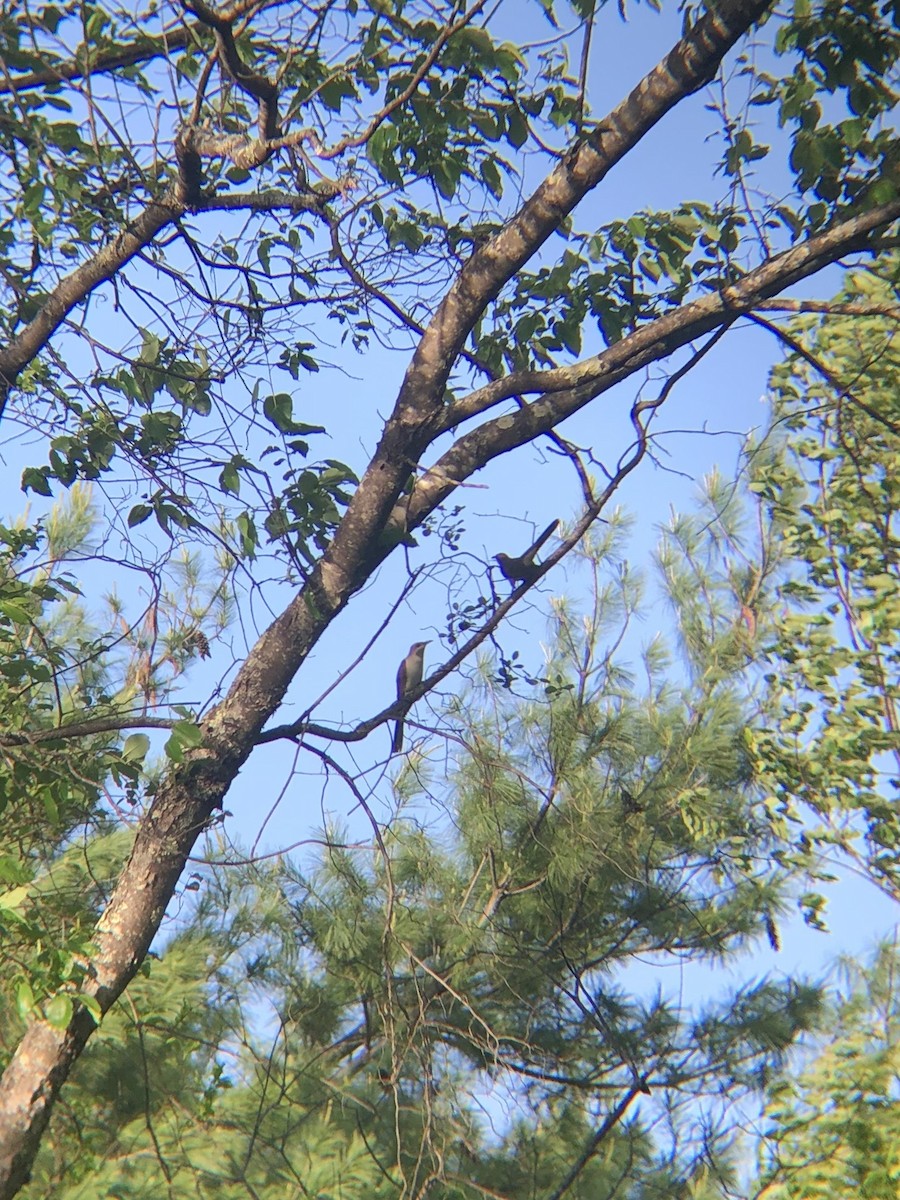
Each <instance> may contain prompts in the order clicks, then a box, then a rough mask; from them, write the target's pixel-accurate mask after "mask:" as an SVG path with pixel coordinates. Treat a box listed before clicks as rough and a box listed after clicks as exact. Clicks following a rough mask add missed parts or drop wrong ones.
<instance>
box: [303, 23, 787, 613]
mask: <svg viewBox="0 0 900 1200" xmlns="http://www.w3.org/2000/svg"><path fill="white" fill-rule="evenodd" d="M769 7H770V0H722V2H721V3H720V4H719V5H717V7H716V8H715V10H714V11H713V12H711V13H707V14H706V15H705V16H703V17H702V18H701V19H700V20H699V21H698V22H697V24H696V25H695V26H694V27H693V28H692V29H691V30H689V31H688V33H686V34H685V36H684V37H683V38H681V39H680V40H679V41H678V42H677V43H676V45H675V47H674V48H673V49H672V50H671V51H670V52H669V53H668V54H667V55H666V57H665V58H664V59H663V61H662V62H661V63H660V64H659V65H658V66H657V67H655V68H654V69H653V70H652V71H651V72H650V73H649V74H648V75H647V76H646V77H645V78H644V79H643V80H642V81H641V83H639V84H638V86H637V87H636V88H634V90H633V91H632V92H631V94H630V95H629V96H628V97H627V98H626V99H625V100H623V101H622V103H621V104H619V105H618V106H617V107H616V108H615V109H613V111H612V112H611V113H610V115H609V116H608V117H607V118H606V119H605V120H604V121H603V122H602V123H601V124H600V125H599V126H598V127H597V128H596V129H595V130H594V131H593V132H592V134H591V136H590V137H589V138H588V139H586V140H584V141H582V142H579V143H578V144H577V145H576V146H575V147H574V148H573V149H572V151H571V152H570V153H569V154H568V155H567V156H566V157H565V159H564V160H563V161H562V162H560V163H559V164H558V166H556V167H555V168H554V169H553V171H551V173H550V174H549V175H548V177H547V178H546V179H545V180H544V182H543V183H542V184H541V185H540V186H539V187H538V188H537V190H536V191H535V192H534V194H533V195H532V196H531V197H530V198H529V199H528V200H527V201H526V202H525V204H524V205H523V206H522V208H521V209H520V210H519V212H518V213H517V214H516V215H515V216H514V217H513V218H512V219H511V220H510V221H509V222H508V223H507V224H506V225H505V226H504V227H503V229H502V230H501V231H500V232H499V233H498V234H497V235H496V237H494V238H492V239H491V240H490V241H489V242H488V243H487V244H486V245H485V246H484V247H482V248H481V249H479V250H477V251H476V252H475V254H474V255H473V256H472V258H470V259H469V260H468V262H467V263H466V265H465V266H464V267H463V269H462V271H461V272H460V274H459V276H458V278H457V280H456V282H455V283H454V284H453V286H452V287H451V288H450V290H449V292H448V293H447V295H446V296H445V298H444V299H443V301H442V302H441V303H440V304H439V305H438V308H437V311H436V312H435V315H434V317H433V318H432V320H431V321H430V322H429V324H428V326H427V328H426V330H425V333H424V335H423V336H422V338H421V339H420V341H419V344H418V346H417V348H416V350H415V353H414V355H413V358H412V361H411V363H410V365H409V368H408V370H407V372H406V376H405V378H404V381H403V384H402V386H401V388H400V393H399V395H398V398H397V402H396V404H395V406H394V411H393V413H392V414H391V417H390V419H389V420H388V422H387V424H386V426H385V429H384V433H383V434H382V437H381V441H380V442H379V445H378V447H377V449H376V451H375V454H374V455H373V457H372V460H371V462H370V464H369V467H368V469H367V470H366V472H365V474H364V475H363V478H362V480H361V482H360V485H359V487H358V488H357V490H356V492H355V493H354V496H353V499H352V501H351V503H350V507H349V509H348V511H347V513H346V515H345V517H344V520H343V521H342V522H341V525H340V527H339V529H338V530H337V533H336V534H335V538H334V542H333V543H332V546H331V548H330V549H329V550H328V552H327V553H326V555H325V558H324V560H323V562H322V573H323V574H322V581H323V582H324V581H325V578H326V576H327V581H328V585H329V588H331V587H334V588H335V589H337V592H339V593H343V595H344V597H345V598H344V599H343V600H342V601H341V602H342V603H346V597H347V596H349V594H350V593H351V592H352V591H353V590H354V589H355V588H357V587H360V586H362V583H363V582H364V579H365V575H366V572H365V567H364V564H367V563H371V561H372V554H373V547H374V546H375V545H376V543H377V539H378V537H379V531H380V530H381V528H382V526H383V524H384V522H385V521H386V520H387V518H388V514H389V513H390V511H391V507H392V506H393V505H394V503H395V502H396V500H397V497H398V496H399V495H400V492H401V489H402V488H403V486H404V484H405V482H406V480H407V479H408V478H409V474H410V472H411V471H412V470H414V468H415V467H416V465H417V463H418V462H419V459H420V457H421V455H422V452H423V451H424V450H425V448H426V446H427V445H428V444H429V443H430V442H431V440H432V439H433V438H434V436H435V435H436V433H437V432H438V431H439V430H440V429H441V428H442V427H443V426H442V418H443V401H444V391H445V386H446V382H447V379H448V377H449V374H450V371H451V370H452V369H453V366H454V364H455V362H456V360H457V358H458V356H459V354H460V353H461V352H462V350H463V346H464V343H465V340H466V338H467V337H468V335H469V333H470V332H471V330H472V328H473V327H474V325H475V322H476V321H477V320H478V319H479V317H480V316H481V315H482V313H483V312H484V309H485V306H486V305H487V304H489V303H490V301H491V300H493V299H494V298H495V297H496V296H497V294H498V293H499V292H500V289H501V288H502V287H503V286H504V284H505V283H506V282H507V281H508V280H509V279H511V278H512V277H513V275H514V274H515V273H516V271H518V270H519V269H520V267H521V266H522V265H523V264H524V263H525V262H527V261H528V259H529V258H530V257H531V256H532V255H533V254H534V253H536V252H537V251H538V250H539V249H540V247H541V246H542V245H543V244H544V242H545V241H546V240H547V238H549V237H550V236H551V235H552V234H553V232H554V231H555V230H556V229H558V228H559V224H560V222H561V221H562V220H563V219H564V218H565V217H566V216H567V215H568V214H569V213H570V212H571V210H572V209H573V208H574V207H575V205H576V204H577V203H578V202H579V201H580V200H582V199H583V198H584V197H585V196H586V195H587V193H588V192H589V191H590V190H591V189H592V188H594V187H596V186H597V184H598V183H599V182H600V181H601V180H602V179H603V178H604V177H605V176H606V174H607V173H608V172H609V171H610V169H611V168H612V167H613V166H615V164H616V163H617V162H619V161H620V159H622V158H623V157H624V155H625V154H627V153H628V152H629V151H630V150H631V149H633V147H634V146H635V145H637V143H638V142H640V140H641V138H643V137H644V135H645V134H646V133H647V132H648V131H649V130H650V129H652V128H653V126H654V125H656V123H657V122H658V121H659V120H660V119H661V118H662V117H663V116H664V115H665V114H666V113H667V112H668V111H669V110H670V109H671V108H673V107H674V106H675V105H676V104H677V103H678V102H679V101H680V100H683V99H684V97H685V96H688V95H690V94H691V93H692V92H695V91H697V90H698V89H699V88H701V87H702V86H703V85H704V84H705V83H707V82H708V81H709V79H710V78H712V77H713V76H714V75H715V72H716V71H717V70H718V67H719V64H720V63H721V61H722V59H723V57H724V56H725V54H726V53H727V52H728V51H729V50H730V49H731V47H732V46H733V45H734V44H735V42H736V41H737V40H738V38H739V37H740V36H741V35H742V34H743V33H745V32H746V31H747V30H748V29H749V28H750V26H751V25H752V24H753V22H754V21H756V20H757V19H758V18H759V17H760V16H761V15H762V14H763V13H764V12H765V11H766V10H767V9H768V8H769ZM449 490H452V488H450V489H449Z"/></svg>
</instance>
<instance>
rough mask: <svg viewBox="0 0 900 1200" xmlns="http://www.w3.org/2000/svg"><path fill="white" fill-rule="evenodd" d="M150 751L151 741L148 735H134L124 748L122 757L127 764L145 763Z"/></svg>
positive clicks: (130, 735) (128, 739)
mask: <svg viewBox="0 0 900 1200" xmlns="http://www.w3.org/2000/svg"><path fill="white" fill-rule="evenodd" d="M149 749H150V739H149V738H148V737H147V735H146V733H132V734H129V735H128V737H127V738H126V739H125V742H124V745H123V746H122V757H123V758H124V759H125V761H126V762H143V760H144V759H145V758H146V756H147V751H148V750H149Z"/></svg>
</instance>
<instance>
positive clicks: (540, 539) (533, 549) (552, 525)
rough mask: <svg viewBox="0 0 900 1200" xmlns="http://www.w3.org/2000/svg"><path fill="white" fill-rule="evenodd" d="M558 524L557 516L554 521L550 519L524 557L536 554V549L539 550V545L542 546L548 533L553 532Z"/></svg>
mask: <svg viewBox="0 0 900 1200" xmlns="http://www.w3.org/2000/svg"><path fill="white" fill-rule="evenodd" d="M558 524H559V518H557V519H556V520H555V521H551V522H550V524H549V525H548V526H547V528H546V529H545V530H544V532H543V533H542V534H541V535H540V536H539V537H538V540H537V541H536V542H535V543H534V544H533V545H532V547H531V549H530V550H529V551H528V553H527V554H526V555H525V556H524V557H525V558H532V557H533V556H534V555H535V554H537V552H538V550H540V548H541V546H543V544H544V542H546V540H547V538H548V537H549V536H550V534H551V533H552V532H553V530H554V529H555V528H556V527H557V525H558Z"/></svg>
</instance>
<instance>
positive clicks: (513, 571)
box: [494, 521, 559, 583]
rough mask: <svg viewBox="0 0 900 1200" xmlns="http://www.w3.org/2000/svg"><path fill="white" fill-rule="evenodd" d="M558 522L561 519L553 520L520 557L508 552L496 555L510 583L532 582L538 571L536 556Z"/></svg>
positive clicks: (502, 571)
mask: <svg viewBox="0 0 900 1200" xmlns="http://www.w3.org/2000/svg"><path fill="white" fill-rule="evenodd" d="M558 524H559V521H551V522H550V524H549V525H548V526H547V528H546V529H545V530H544V532H543V533H542V534H541V535H540V537H539V538H538V539H537V541H535V542H532V544H531V545H530V546H529V547H528V549H527V550H526V551H525V553H524V554H520V555H519V557H518V558H512V557H510V555H508V554H495V555H494V558H495V559H496V560H497V562H498V563H499V565H500V571H501V573H502V574H503V576H504V578H505V579H508V580H509V582H510V583H531V581H532V579H534V577H535V575H537V573H538V565H537V563H536V562H535V561H534V556H535V555H536V554H537V552H538V550H540V548H541V546H543V544H544V542H546V540H547V538H548V537H549V536H550V534H551V533H552V532H553V530H554V529H555V528H556V527H557V525H558Z"/></svg>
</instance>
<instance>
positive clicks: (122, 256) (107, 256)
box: [0, 184, 186, 416]
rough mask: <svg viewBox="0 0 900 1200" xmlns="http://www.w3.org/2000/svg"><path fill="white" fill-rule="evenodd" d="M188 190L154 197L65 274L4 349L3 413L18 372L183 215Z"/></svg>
mask: <svg viewBox="0 0 900 1200" xmlns="http://www.w3.org/2000/svg"><path fill="white" fill-rule="evenodd" d="M185 208H186V203H185V196H184V190H183V188H182V187H181V186H180V185H179V184H176V185H175V186H173V187H172V188H170V189H169V191H168V192H166V194H165V195H164V196H163V198H162V199H161V200H154V201H152V202H151V203H150V204H148V205H147V207H146V208H145V209H144V210H143V212H141V213H140V214H139V215H138V216H137V217H136V218H135V220H134V221H132V222H131V223H130V225H128V227H127V228H126V229H123V230H122V231H121V233H119V234H117V235H116V237H114V238H113V239H112V241H110V242H108V243H107V244H106V245H105V246H104V247H103V248H102V249H101V250H98V252H97V253H96V254H95V255H93V257H91V258H89V259H88V261H87V262H85V263H83V264H82V265H81V266H80V267H78V268H76V270H74V271H73V272H72V273H71V274H70V275H67V276H66V277H65V278H64V279H62V280H61V281H60V282H59V283H58V284H57V285H56V287H55V288H54V289H53V291H52V292H51V293H50V295H49V296H48V297H47V299H46V300H45V301H44V303H43V304H42V305H41V307H40V309H39V310H38V312H37V315H36V316H34V317H33V318H32V319H31V320H30V321H29V322H28V324H27V325H26V326H25V327H24V329H22V330H20V332H19V333H18V334H16V336H15V337H14V338H13V339H12V341H11V342H10V343H9V344H8V345H7V346H5V347H4V348H2V349H0V416H2V414H3V410H4V408H5V406H6V401H7V398H8V396H9V392H10V389H11V388H12V387H13V385H14V384H15V381H16V379H17V377H18V375H19V373H20V372H21V371H22V370H24V368H25V367H27V366H28V364H29V363H30V362H32V361H33V359H35V358H36V357H37V355H38V354H39V353H40V352H41V350H43V348H44V346H46V344H47V343H48V342H49V340H50V338H51V337H52V336H53V334H54V333H55V332H56V330H57V329H58V328H59V326H60V325H61V324H62V322H63V321H64V320H65V318H66V317H67V316H68V315H69V313H70V312H71V311H72V309H73V308H75V307H76V306H77V305H79V304H80V303H81V302H82V301H83V300H84V299H85V298H86V297H87V296H88V295H90V293H91V292H92V291H93V290H94V289H95V288H96V287H98V286H99V285H100V284H101V283H106V282H107V281H108V280H110V279H112V278H113V277H114V276H115V275H116V273H117V272H118V271H120V270H121V268H122V267H124V266H125V264H126V263H127V262H129V261H130V259H132V258H134V256H135V255H136V254H137V253H138V252H139V251H141V250H143V248H144V247H145V246H147V245H149V244H150V242H152V241H153V239H154V237H156V235H157V234H158V233H159V232H160V231H161V230H162V229H165V228H166V226H167V225H171V224H172V222H173V221H175V220H177V219H178V217H180V216H182V215H183V214H184V212H185Z"/></svg>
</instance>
